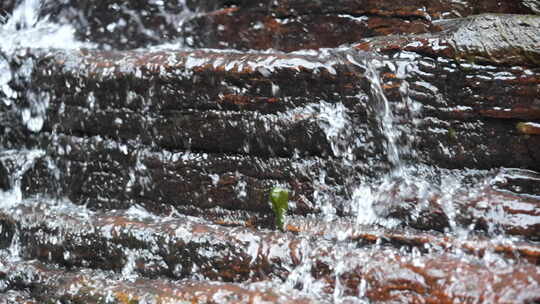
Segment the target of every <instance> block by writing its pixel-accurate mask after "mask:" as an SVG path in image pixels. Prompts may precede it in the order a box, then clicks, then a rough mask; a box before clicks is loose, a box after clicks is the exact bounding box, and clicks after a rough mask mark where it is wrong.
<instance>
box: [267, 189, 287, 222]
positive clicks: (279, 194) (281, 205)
mask: <svg viewBox="0 0 540 304" xmlns="http://www.w3.org/2000/svg"><path fill="white" fill-rule="evenodd" d="M270 203H271V204H272V210H273V211H274V215H275V218H276V227H277V228H279V229H281V230H283V228H284V227H283V226H284V224H285V223H284V221H285V214H286V213H287V209H289V191H287V190H286V189H283V188H279V187H274V188H272V190H270Z"/></svg>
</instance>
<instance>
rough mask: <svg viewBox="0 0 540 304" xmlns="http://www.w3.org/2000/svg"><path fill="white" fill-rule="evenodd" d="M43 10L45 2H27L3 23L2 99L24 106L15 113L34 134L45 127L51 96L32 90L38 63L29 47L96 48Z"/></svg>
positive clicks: (0, 47) (0, 55) (0, 48)
mask: <svg viewBox="0 0 540 304" xmlns="http://www.w3.org/2000/svg"><path fill="white" fill-rule="evenodd" d="M41 7H42V1H41V0H25V1H23V2H22V3H21V4H20V5H19V6H18V7H17V8H15V10H14V11H13V14H12V15H11V16H8V17H6V18H4V22H3V23H2V22H0V35H1V36H2V37H3V39H4V40H3V41H4V43H2V44H1V45H0V99H1V100H2V101H3V103H4V104H5V105H6V106H11V105H12V104H13V103H16V102H19V103H20V104H18V105H15V109H14V111H16V112H17V113H19V116H20V118H21V121H22V123H23V124H24V125H25V126H26V128H27V129H28V130H30V131H32V132H39V131H40V130H41V128H42V127H43V124H44V121H45V116H46V111H47V108H48V107H49V101H50V98H51V96H50V93H49V92H47V91H44V90H39V89H35V88H30V87H31V86H30V85H29V83H30V82H31V78H32V73H33V70H34V65H35V62H34V60H33V59H32V57H31V56H28V54H27V52H26V48H54V49H77V48H81V47H87V48H88V47H92V45H91V44H89V43H81V42H79V41H77V39H76V38H75V29H74V28H73V27H72V26H70V25H66V24H56V23H52V22H50V21H49V17H48V16H40V10H41ZM14 87H15V88H27V89H23V90H21V89H14ZM21 100H23V101H24V102H21Z"/></svg>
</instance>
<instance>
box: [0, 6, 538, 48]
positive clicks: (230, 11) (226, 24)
mask: <svg viewBox="0 0 540 304" xmlns="http://www.w3.org/2000/svg"><path fill="white" fill-rule="evenodd" d="M14 3H15V1H12V0H6V1H2V3H1V4H0V12H2V11H4V12H7V13H9V12H11V11H12V10H13V7H14ZM142 11H144V15H141V14H140V13H141V12H142ZM480 13H506V14H539V13H540V3H538V1H537V0H519V1H504V2H501V1H493V0H483V1H474V0H467V1H451V0H437V1H425V0H407V1H400V2H396V1H393V0H384V1H368V0H343V1H332V0H324V1H317V2H313V1H289V0H279V1H270V0H257V1H240V0H238V1H187V6H186V7H184V6H183V5H182V1H177V0H175V1H165V2H163V3H160V2H152V1H138V2H129V1H128V2H126V1H121V0H106V1H99V2H96V1H89V0H83V1H75V0H61V1H49V2H46V3H45V4H44V5H43V10H42V15H50V16H51V19H52V20H56V21H58V22H63V23H70V24H73V25H75V28H76V29H78V32H77V34H78V36H79V37H80V38H81V39H83V40H88V41H92V42H94V43H97V44H98V45H100V46H101V47H103V48H107V49H108V48H111V47H112V48H114V49H132V48H137V47H143V46H147V45H152V44H158V43H160V42H162V41H164V40H167V41H179V42H181V43H183V44H186V45H188V46H198V47H212V48H237V49H268V48H273V49H277V50H285V51H291V50H298V49H306V48H308V49H309V48H311V49H315V48H320V47H336V46H338V45H340V44H344V43H354V42H357V41H359V40H360V39H362V38H365V37H373V36H378V35H388V34H401V33H426V32H433V31H436V30H437V28H438V27H437V25H435V24H434V23H433V21H435V20H438V19H448V18H458V17H466V16H470V15H475V14H480Z"/></svg>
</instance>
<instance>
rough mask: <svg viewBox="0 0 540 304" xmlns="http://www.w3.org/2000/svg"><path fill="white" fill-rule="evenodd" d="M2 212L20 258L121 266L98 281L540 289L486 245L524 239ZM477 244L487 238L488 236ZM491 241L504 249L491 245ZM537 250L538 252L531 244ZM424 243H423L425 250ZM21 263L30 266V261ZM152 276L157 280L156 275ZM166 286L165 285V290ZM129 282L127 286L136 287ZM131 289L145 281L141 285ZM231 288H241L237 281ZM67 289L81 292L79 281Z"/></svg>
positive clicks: (504, 298) (525, 269)
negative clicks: (473, 242) (473, 244)
mask: <svg viewBox="0 0 540 304" xmlns="http://www.w3.org/2000/svg"><path fill="white" fill-rule="evenodd" d="M4 216H5V217H11V218H12V221H13V222H15V223H16V226H17V233H18V240H19V241H20V244H21V247H20V250H21V253H22V255H23V256H24V257H25V259H38V260H41V261H42V262H45V263H51V264H54V265H60V266H61V267H67V268H68V269H72V270H73V269H78V267H84V268H92V269H98V270H99V269H101V270H112V271H113V272H114V273H116V274H118V275H120V274H122V275H123V276H124V279H119V280H118V278H117V281H112V282H109V283H107V284H105V285H108V286H131V285H130V284H131V283H129V282H125V280H126V277H129V276H134V278H136V277H137V276H142V277H141V279H142V281H141V282H145V281H144V280H146V279H145V278H150V279H157V278H158V277H161V278H165V277H168V278H171V279H175V280H176V279H186V280H188V281H187V282H189V281H190V280H211V281H216V280H217V281H221V282H237V283H243V284H248V286H249V284H251V283H253V282H258V281H266V282H268V280H270V281H271V282H280V281H281V280H287V282H288V284H293V285H292V286H295V288H298V289H300V290H302V289H303V288H309V287H308V286H304V284H308V282H311V283H310V284H312V285H311V286H312V288H316V290H311V291H312V292H313V291H315V294H328V295H329V296H328V299H330V295H332V294H333V293H334V292H338V293H340V294H341V295H342V296H358V295H360V296H361V297H366V298H367V299H369V300H371V301H391V300H394V301H396V300H399V299H401V300H403V301H415V300H416V301H420V300H425V301H427V300H430V301H439V302H440V301H457V300H461V301H463V300H464V299H465V300H467V301H487V302H499V303H506V302H508V301H510V299H512V301H513V302H514V303H529V302H531V301H532V302H534V301H537V300H538V299H539V297H540V286H539V285H538V282H539V281H540V269H539V268H538V266H537V265H534V264H530V263H528V262H525V261H523V260H521V259H520V258H517V259H515V260H514V262H509V260H505V259H501V258H500V257H498V256H497V255H493V254H492V253H490V252H491V250H492V249H494V251H497V250H499V251H500V252H501V253H503V254H505V255H506V254H508V251H509V250H512V249H513V248H522V249H521V251H519V249H518V251H516V254H518V255H519V254H523V253H525V254H526V253H527V252H528V251H527V250H524V249H523V248H524V247H520V246H521V245H516V247H512V245H508V244H506V245H504V244H499V245H497V243H492V245H491V246H493V247H492V248H490V249H483V251H482V249H481V248H480V247H479V248H478V249H480V250H479V251H474V250H472V251H471V252H472V254H466V253H463V252H460V251H459V250H456V251H452V250H451V249H449V247H443V248H439V247H438V246H440V245H444V244H452V243H454V244H459V240H457V239H456V240H454V241H451V240H450V241H449V240H448V239H447V237H446V236H442V237H431V240H437V239H438V240H439V241H440V242H441V241H442V243H439V244H437V243H434V244H431V245H430V246H429V247H424V248H423V250H419V249H418V247H417V249H412V250H411V251H408V250H407V249H406V248H407V247H404V246H398V247H399V249H396V248H395V247H394V245H397V244H398V243H399V241H398V240H399V239H400V238H402V239H403V238H405V239H407V237H400V236H399V235H400V234H399V233H397V234H395V235H396V236H395V237H394V240H391V241H390V244H389V245H390V246H388V245H384V244H383V243H381V242H379V245H377V244H375V245H369V243H370V242H372V241H373V238H374V237H375V238H379V237H381V238H383V239H384V236H377V232H375V231H371V232H369V231H367V232H361V229H360V230H356V231H355V232H354V233H352V234H351V236H352V237H353V238H355V239H365V240H366V241H367V242H366V243H364V244H363V245H360V246H357V245H356V244H351V243H347V242H345V243H344V242H343V238H342V237H341V238H340V237H339V236H338V239H334V240H332V237H331V236H330V238H326V237H324V236H317V234H311V233H313V232H314V231H315V230H311V231H308V230H304V232H302V233H301V234H298V235H295V234H291V233H286V234H285V233H281V232H271V231H265V230H254V229H251V228H244V227H233V228H231V227H220V226H217V225H212V224H209V223H207V222H205V221H203V220H200V219H195V218H189V217H176V218H163V217H156V216H152V215H150V214H147V213H146V214H145V213H144V212H143V211H142V210H135V209H132V210H130V211H125V212H107V213H89V212H88V210H84V208H80V207H75V206H73V207H69V208H66V203H64V204H62V205H57V206H54V205H51V204H50V203H39V202H38V201H34V202H29V203H28V204H27V205H26V206H18V207H15V209H12V210H11V211H10V212H9V214H5V213H4ZM53 219H54V220H53ZM319 227H320V228H322V227H323V226H319ZM357 228H358V227H357ZM3 230H4V229H3ZM306 232H307V234H306ZM385 234H386V233H385ZM425 238H426V236H423V237H422V236H420V235H418V237H417V238H416V240H415V237H408V239H412V240H413V241H414V242H419V243H418V244H420V243H421V242H425ZM428 238H429V237H428ZM392 243H394V245H392ZM360 244H362V243H360ZM424 244H425V243H424ZM463 244H465V243H462V245H463ZM483 244H484V245H488V244H490V243H489V241H487V240H486V241H484V242H483ZM479 245H482V243H479ZM497 246H503V247H506V249H504V250H501V249H497ZM529 246H532V245H529ZM532 247H534V246H532ZM535 250H536V252H538V249H537V248H535ZM425 251H427V253H425V254H424V253H422V252H425ZM518 252H521V253H518ZM478 256H480V257H482V258H479V257H478ZM533 256H534V254H532V255H531V257H533ZM7 267H8V268H9V266H7ZM21 269H22V270H24V273H28V271H27V270H28V269H24V268H21ZM93 271H96V270H90V273H91V272H93ZM4 273H5V274H4V278H5V279H4V280H7V281H8V282H11V284H12V286H13V287H12V289H15V287H16V286H23V285H25V283H24V282H25V280H28V279H25V278H28V277H27V276H22V277H23V279H22V281H23V282H22V283H17V282H18V281H17V279H16V278H17V272H16V271H4ZM33 273H34V272H33ZM71 273H72V274H71V275H73V276H74V280H73V281H76V282H78V284H80V282H81V280H80V275H78V274H77V273H74V272H73V271H71ZM82 273H84V271H83V272H82ZM71 275H70V274H66V273H65V272H63V271H61V270H60V271H59V272H57V274H56V275H54V276H52V275H50V274H47V275H44V277H45V278H46V280H48V283H47V281H45V282H43V283H40V284H43V285H45V286H47V285H48V286H53V288H52V290H53V294H55V293H54V290H57V291H58V290H60V291H61V292H62V290H66V289H64V288H61V287H60V288H59V287H54V286H56V285H55V284H57V283H55V281H56V279H55V278H63V279H61V281H60V282H72V280H66V277H68V278H69V277H70V276H71ZM6 276H7V278H6ZM36 276H37V277H38V279H37V281H38V282H39V281H40V279H39V276H38V275H34V276H33V277H36ZM89 276H90V277H95V276H92V275H91V274H90V275H89ZM98 278H99V277H98ZM497 278H499V279H500V278H503V281H504V284H500V282H501V281H500V280H499V279H497ZM59 280H60V279H59ZM94 282H96V281H94ZM97 282H101V283H103V282H104V280H102V279H98V280H97ZM106 282H107V281H106ZM146 282H147V283H141V285H139V286H146V288H149V289H148V290H150V293H151V294H152V293H154V292H155V290H156V289H155V288H153V287H152V286H156V285H155V284H154V283H152V282H154V281H152V282H148V281H146ZM250 282H251V283H250ZM471 282H479V283H478V284H471ZM40 284H37V285H38V286H39V285H40ZM156 284H158V286H162V285H161V284H162V283H156ZM163 284H167V286H170V288H171V289H172V290H175V289H174V288H178V289H179V290H183V288H184V287H183V286H185V285H182V283H180V284H177V283H175V282H169V283H163ZM205 284H210V285H212V284H213V283H211V282H205V283H196V284H195V287H191V288H197V287H201V286H206V285H205ZM92 285H93V284H90V286H92ZM188 285H189V283H188ZM8 286H9V285H8ZM30 286H31V284H30ZM69 286H71V285H69V284H68V285H67V287H69ZM99 286H103V285H99ZM149 286H150V287H149ZM175 286H176V287H175ZM218 286H222V287H220V288H226V289H229V288H232V287H227V286H230V285H219V284H218ZM241 286H245V285H241ZM289 286H291V285H289ZM126 288H127V287H126ZM191 288H188V289H187V290H192V289H191ZM206 288H208V287H206ZM248 288H249V287H248ZM96 289H97V290H100V289H101V288H96ZM171 289H165V290H166V291H167V294H168V292H169V291H171ZM128 290H131V292H134V290H133V289H128ZM137 290H146V289H142V288H141V287H139V288H138V289H137ZM236 290H238V289H236ZM131 292H129V293H128V295H129V294H131ZM237 292H239V293H241V294H243V292H242V290H240V291H237ZM246 293H247V294H250V293H249V292H247V291H246ZM74 294H75V295H77V296H80V295H81V293H80V292H78V291H74ZM135 294H137V295H140V294H139V293H135ZM174 294H178V293H176V292H175V293H174ZM211 294H213V293H211ZM45 296H47V295H46V294H45ZM323 299H324V297H323Z"/></svg>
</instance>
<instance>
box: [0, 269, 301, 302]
mask: <svg viewBox="0 0 540 304" xmlns="http://www.w3.org/2000/svg"><path fill="white" fill-rule="evenodd" d="M29 272H31V273H32V276H31V277H28V276H27V275H26V274H27V273H29ZM0 281H1V282H2V283H4V284H5V285H4V287H3V290H2V291H5V290H8V288H10V289H11V290H9V291H7V293H5V294H3V295H2V297H4V298H5V299H6V301H7V303H47V302H51V301H61V302H63V303H141V302H142V303H144V302H149V301H151V302H155V303H225V302H235V303H256V302H261V301H264V303H309V301H308V300H307V299H305V298H302V297H301V296H296V295H291V294H290V293H289V294H284V293H282V292H278V291H276V289H277V288H276V286H272V285H270V284H232V283H217V282H201V281H181V282H176V281H167V280H159V279H154V280H152V279H145V278H139V279H137V280H134V281H131V282H130V281H121V280H119V279H118V277H117V276H116V275H114V274H104V273H102V272H98V271H93V270H91V269H84V268H83V269H79V270H78V271H77V272H73V271H65V270H59V269H55V268H51V267H48V266H47V265H43V264H41V263H39V262H36V261H33V262H17V263H15V264H12V265H9V266H8V267H5V268H4V269H2V270H0ZM16 290H24V292H23V291H21V292H18V291H16ZM29 294H30V295H32V296H33V298H30V297H29ZM1 299H2V298H0V300H1ZM23 301H24V302H23Z"/></svg>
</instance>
